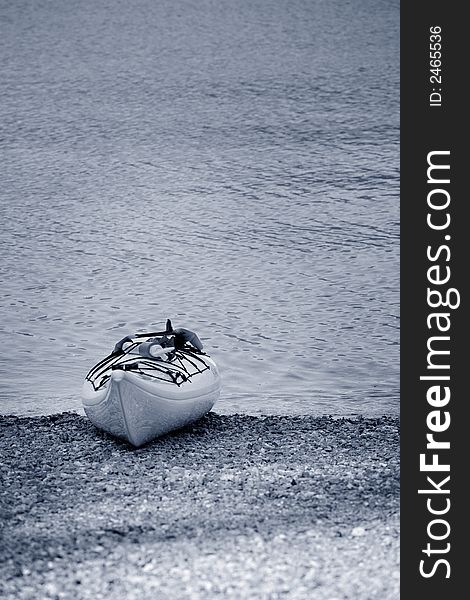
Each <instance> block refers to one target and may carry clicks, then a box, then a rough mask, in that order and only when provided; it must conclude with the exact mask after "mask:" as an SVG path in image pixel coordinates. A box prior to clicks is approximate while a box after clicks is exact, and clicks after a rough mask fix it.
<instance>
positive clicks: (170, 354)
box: [85, 319, 210, 391]
mask: <svg viewBox="0 0 470 600" xmlns="http://www.w3.org/2000/svg"><path fill="white" fill-rule="evenodd" d="M155 336H163V337H161V338H159V339H157V338H156V337H155ZM134 338H142V339H141V340H139V341H134ZM178 338H179V339H178ZM187 339H190V340H191V342H190V343H191V344H194V342H196V343H197V345H198V346H199V348H198V347H197V346H196V345H193V346H192V347H190V346H189V342H188V341H186V340H187ZM126 344H127V345H126ZM182 344H183V345H182ZM181 346H182V347H181ZM153 347H157V348H158V349H157V350H156V351H154V352H155V354H152V350H151V349H152V348H153ZM157 353H158V354H157ZM204 355H205V353H204V352H203V351H202V343H201V342H200V340H199V338H198V337H197V336H196V334H195V333H193V332H191V331H189V330H186V329H182V328H180V329H178V330H175V331H174V330H173V329H172V328H171V321H170V320H169V319H168V321H167V329H166V331H164V332H154V333H140V334H136V335H135V336H133V337H131V336H126V337H125V338H123V339H122V340H120V341H119V342H117V344H116V345H115V347H114V350H113V352H112V353H111V354H110V355H109V356H107V357H105V358H104V359H103V360H101V361H100V362H99V363H97V364H96V365H95V366H94V367H93V368H92V369H91V370H90V371H89V372H88V374H87V375H86V377H85V379H86V380H87V381H89V382H90V383H91V384H92V385H93V388H94V390H95V391H97V390H99V389H101V388H102V387H103V386H105V385H106V383H107V382H108V381H109V379H110V377H111V371H113V370H116V369H122V370H123V371H132V372H133V373H138V374H140V375H143V376H145V377H149V378H151V379H159V380H161V381H166V382H168V381H170V382H171V383H174V384H176V385H177V386H178V387H179V386H180V385H181V384H182V383H184V382H185V381H190V380H191V377H192V376H193V375H195V374H197V373H203V372H204V371H205V370H207V369H209V368H210V367H209V365H208V364H207V362H206V361H205V360H204V358H203V356H204ZM191 358H192V359H193V360H191ZM190 367H192V368H190ZM157 373H160V374H161V375H163V377H162V376H159V375H157Z"/></svg>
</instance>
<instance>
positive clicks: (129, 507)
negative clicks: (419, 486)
mask: <svg viewBox="0 0 470 600" xmlns="http://www.w3.org/2000/svg"><path fill="white" fill-rule="evenodd" d="M0 453H1V456H2V465H1V470H2V477H3V480H4V483H3V491H2V494H1V498H0V511H1V513H0V514H1V521H2V523H3V542H2V546H1V548H0V559H1V563H2V565H3V567H2V571H3V572H2V577H1V579H2V580H3V583H2V586H3V589H2V588H0V592H3V594H4V596H5V598H12V599H13V598H21V599H23V598H35V597H43V598H97V599H98V598H108V597H109V598H110V597H113V598H126V599H127V598H129V599H132V598H139V599H140V600H142V599H146V598H155V597H159V598H182V599H184V598H201V599H203V598H204V599H207V598H212V597H221V598H222V597H223V598H244V597H246V598H281V597H289V598H299V599H303V598H305V599H307V598H311V597H312V594H313V595H314V597H315V598H316V599H323V598H324V599H325V600H326V599H329V600H331V599H333V598H338V599H341V600H343V599H349V598H351V599H352V598H355V599H362V598H364V599H366V598H375V597H381V598H383V599H384V600H387V599H395V598H398V597H399V420H398V418H396V417H387V416H384V417H380V418H361V417H358V418H338V417H334V418H333V417H311V416H263V417H256V416H247V415H230V416H225V415H223V416H222V415H218V414H216V413H209V415H207V416H206V417H204V418H203V419H201V420H200V421H198V422H197V423H195V424H193V425H191V426H189V427H186V428H184V429H182V430H179V431H177V432H173V433H170V434H167V435H166V436H164V437H162V438H159V439H157V440H155V441H153V442H151V443H150V444H148V445H146V446H144V447H142V448H138V449H134V448H131V447H130V446H129V445H128V444H126V443H125V442H121V441H119V440H116V439H115V438H112V437H111V436H109V435H107V434H105V433H103V432H100V431H98V430H97V429H95V427H94V426H93V425H92V424H91V423H90V422H89V421H88V419H86V417H83V416H80V415H78V414H75V413H62V414H58V415H48V416H42V417H16V416H1V417H0Z"/></svg>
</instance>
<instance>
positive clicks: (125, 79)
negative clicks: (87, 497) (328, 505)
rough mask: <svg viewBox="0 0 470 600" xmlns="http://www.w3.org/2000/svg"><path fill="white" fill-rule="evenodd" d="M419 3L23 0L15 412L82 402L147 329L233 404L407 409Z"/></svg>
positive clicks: (8, 178) (7, 161)
mask: <svg viewBox="0 0 470 600" xmlns="http://www.w3.org/2000/svg"><path fill="white" fill-rule="evenodd" d="M398 18H399V10H398V3H397V2H390V1H389V0H384V1H382V2H380V1H379V2H378V1H376V0H375V1H373V0H354V1H352V0H351V1H350V2H349V1H347V0H340V1H331V0H324V1H321V0H240V1H237V2H233V1H231V0H218V1H217V2H215V1H209V0H207V1H204V0H200V1H198V2H195V1H189V0H188V1H184V0H160V1H158V2H157V1H155V0H140V1H139V2H126V1H124V0H122V1H120V0H105V1H102V2H96V1H95V0H89V1H86V0H76V1H74V2H63V1H62V0H50V1H47V0H42V1H32V0H31V1H29V2H26V1H22V0H17V1H15V2H9V3H7V2H0V23H1V32H0V80H1V82H2V85H1V87H0V124H1V132H0V150H1V154H2V158H1V186H0V194H1V212H2V221H3V225H2V229H1V232H0V239H1V242H2V251H1V276H2V286H1V311H2V320H1V330H0V343H1V347H2V350H3V356H2V361H1V365H0V379H1V384H0V385H1V390H0V412H3V413H7V412H8V413H18V414H38V413H49V412H58V411H61V410H70V409H72V410H80V406H81V403H80V397H79V392H80V387H81V382H82V378H83V376H84V374H85V372H86V371H87V370H88V368H89V367H90V366H91V365H92V364H93V363H94V362H96V361H97V360H98V359H99V358H100V357H102V356H103V355H104V354H106V353H108V352H109V351H110V350H111V349H112V346H113V344H114V342H115V341H116V340H117V339H119V338H121V337H123V336H124V335H126V334H128V333H133V332H135V331H137V330H144V331H145V330H147V329H150V330H151V329H154V328H156V329H160V328H162V327H163V325H164V322H165V319H166V318H167V317H171V318H172V320H173V324H174V325H179V326H185V327H188V328H190V329H194V330H195V331H197V332H198V334H199V335H200V337H201V338H202V340H203V341H204V342H205V344H206V348H207V349H208V350H209V351H210V353H211V354H212V356H213V357H214V358H215V360H216V361H217V362H218V363H219V365H220V367H221V371H222V374H223V377H224V389H223V395H222V398H221V400H220V403H219V404H218V405H217V411H218V412H235V411H238V412H240V411H241V412H249V413H255V414H256V413H270V412H275V413H286V414H291V413H310V414H312V413H313V414H318V413H320V414H322V413H326V414H337V415H341V414H351V413H353V414H357V413H361V414H364V415H376V414H383V413H392V414H396V413H397V412H398V368H399V364H398V339H399V323H398V316H399V307H398V275H399V271H398V255H399V247H398V244H399V239H398V141H399V129H398V126H399V120H398V76H399V72H398V61H399V56H398V52H399V27H398Z"/></svg>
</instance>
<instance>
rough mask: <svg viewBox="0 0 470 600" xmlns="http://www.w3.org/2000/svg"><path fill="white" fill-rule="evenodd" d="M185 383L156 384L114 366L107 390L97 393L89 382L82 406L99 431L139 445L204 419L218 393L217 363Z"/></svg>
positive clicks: (86, 384)
mask: <svg viewBox="0 0 470 600" xmlns="http://www.w3.org/2000/svg"><path fill="white" fill-rule="evenodd" d="M206 361H207V362H208V364H209V367H210V368H209V369H207V370H206V371H204V372H203V373H201V374H198V376H197V377H194V378H193V380H192V381H187V382H185V383H184V384H183V385H181V386H179V387H178V386H176V385H174V384H173V383H169V382H161V381H159V382H157V381H154V380H151V379H148V378H145V377H142V376H140V375H138V374H135V373H132V372H128V371H123V370H115V371H113V372H112V374H111V377H110V380H109V383H108V384H107V386H106V387H105V389H100V390H99V391H94V389H93V388H92V386H91V384H90V383H89V382H88V381H86V382H85V384H84V387H83V393H82V399H83V407H84V410H85V413H86V415H87V416H88V418H89V419H90V421H91V422H92V423H93V424H94V425H95V426H96V427H98V428H99V429H102V430H104V431H106V432H107V433H110V434H111V435H114V436H116V437H118V438H121V439H124V440H126V441H127V442H129V443H130V444H132V445H133V446H136V447H139V446H142V445H144V444H146V443H147V442H149V441H151V440H153V439H155V438H156V437H158V436H161V435H164V434H165V433H168V432H170V431H173V430H175V429H179V428H181V427H184V426H186V425H189V424H190V423H193V422H194V421H196V420H198V419H200V418H201V417H202V416H204V415H205V414H206V413H208V412H209V411H210V410H211V408H212V407H213V406H214V404H215V402H216V401H217V399H218V398H219V395H220V376H219V373H218V370H217V367H216V365H215V363H214V362H213V361H212V360H211V359H209V358H208V357H207V358H206Z"/></svg>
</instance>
